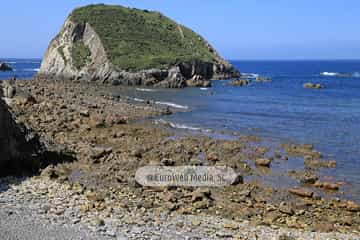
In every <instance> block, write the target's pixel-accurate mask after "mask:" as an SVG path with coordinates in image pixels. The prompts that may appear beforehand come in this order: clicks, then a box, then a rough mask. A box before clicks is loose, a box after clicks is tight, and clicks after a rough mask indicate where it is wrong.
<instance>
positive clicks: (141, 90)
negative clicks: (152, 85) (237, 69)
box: [136, 88, 156, 92]
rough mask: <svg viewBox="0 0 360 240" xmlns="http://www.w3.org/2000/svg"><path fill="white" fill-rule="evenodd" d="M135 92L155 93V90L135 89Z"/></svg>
mask: <svg viewBox="0 0 360 240" xmlns="http://www.w3.org/2000/svg"><path fill="white" fill-rule="evenodd" d="M136 91H140V92H156V90H155V89H149V88H136Z"/></svg>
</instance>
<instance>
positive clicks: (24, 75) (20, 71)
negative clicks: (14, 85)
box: [0, 58, 41, 80]
mask: <svg viewBox="0 0 360 240" xmlns="http://www.w3.org/2000/svg"><path fill="white" fill-rule="evenodd" d="M0 62H5V63H7V64H9V65H10V66H11V67H12V68H13V70H14V71H12V72H1V71H0V80H4V79H5V80H6V79H10V78H13V77H17V78H19V79H29V78H32V77H33V76H34V74H36V72H37V71H38V70H39V68H40V64H41V59H17V58H0Z"/></svg>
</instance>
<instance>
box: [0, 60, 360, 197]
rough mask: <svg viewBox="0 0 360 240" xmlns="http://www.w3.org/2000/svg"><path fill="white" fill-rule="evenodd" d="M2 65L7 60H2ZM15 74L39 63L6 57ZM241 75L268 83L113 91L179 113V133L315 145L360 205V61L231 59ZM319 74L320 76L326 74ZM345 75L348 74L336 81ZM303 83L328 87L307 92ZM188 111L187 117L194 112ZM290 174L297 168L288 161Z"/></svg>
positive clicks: (175, 119)
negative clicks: (239, 135) (225, 134)
mask: <svg viewBox="0 0 360 240" xmlns="http://www.w3.org/2000/svg"><path fill="white" fill-rule="evenodd" d="M0 61H4V59H1V60H0ZM6 62H10V64H11V66H12V67H14V68H15V70H16V71H14V72H10V73H0V79H6V78H9V77H11V76H13V75H14V74H16V75H17V77H18V78H30V77H32V76H33V75H34V74H35V73H36V70H37V69H38V68H39V66H40V60H36V59H35V60H31V59H27V60H21V59H7V60H6ZM232 63H233V64H234V65H235V66H236V67H237V68H238V69H240V70H241V72H242V73H253V74H259V75H260V76H266V77H271V78H272V81H271V82H264V83H257V82H255V81H253V82H252V83H251V84H250V85H249V86H247V87H233V86H229V85H228V83H229V81H214V82H213V87H212V88H208V89H206V88H201V89H199V88H186V89H151V88H145V87H138V88H128V89H124V88H121V87H119V88H114V90H113V91H114V92H116V93H118V94H121V95H127V96H130V97H132V98H133V99H134V100H135V101H145V100H154V101H155V102H157V103H158V104H162V105H165V106H166V105H167V106H172V107H176V108H178V109H179V110H180V112H178V113H176V114H173V115H170V116H165V117H164V116H162V117H161V119H157V120H160V121H168V122H171V125H172V126H173V127H175V128H180V129H188V130H189V131H201V130H202V131H206V130H209V129H211V130H216V131H236V132H240V133H244V134H251V135H257V136H261V137H263V138H264V139H266V140H269V142H275V143H284V142H289V141H290V142H294V143H311V144H314V146H315V148H316V150H319V151H321V152H322V153H323V154H324V155H325V158H326V159H335V160H337V163H338V165H337V168H336V169H327V170H322V173H323V174H324V175H329V176H333V177H334V179H335V180H339V181H345V182H348V184H347V185H346V188H345V189H347V191H351V192H352V196H351V198H353V199H356V200H359V201H360V74H359V72H360V60H359V61H355V60H354V61H232ZM321 73H322V74H321ZM339 74H345V75H339ZM306 82H314V83H321V84H323V85H324V86H325V88H324V89H321V90H316V89H304V88H303V84H304V83H306ZM189 110H190V111H189ZM288 167H289V168H291V167H294V165H291V163H289V165H288Z"/></svg>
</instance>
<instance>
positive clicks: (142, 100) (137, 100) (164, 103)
mask: <svg viewBox="0 0 360 240" xmlns="http://www.w3.org/2000/svg"><path fill="white" fill-rule="evenodd" d="M133 100H134V101H136V102H145V101H146V100H144V99H141V98H133ZM155 104H158V105H165V106H169V107H173V108H181V109H188V108H189V107H188V106H184V105H180V104H176V103H172V102H155Z"/></svg>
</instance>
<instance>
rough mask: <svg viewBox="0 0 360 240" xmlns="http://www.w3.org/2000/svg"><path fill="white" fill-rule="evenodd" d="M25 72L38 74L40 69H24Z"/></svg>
mask: <svg viewBox="0 0 360 240" xmlns="http://www.w3.org/2000/svg"><path fill="white" fill-rule="evenodd" d="M24 71H25V72H38V71H40V68H25V69H24Z"/></svg>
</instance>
